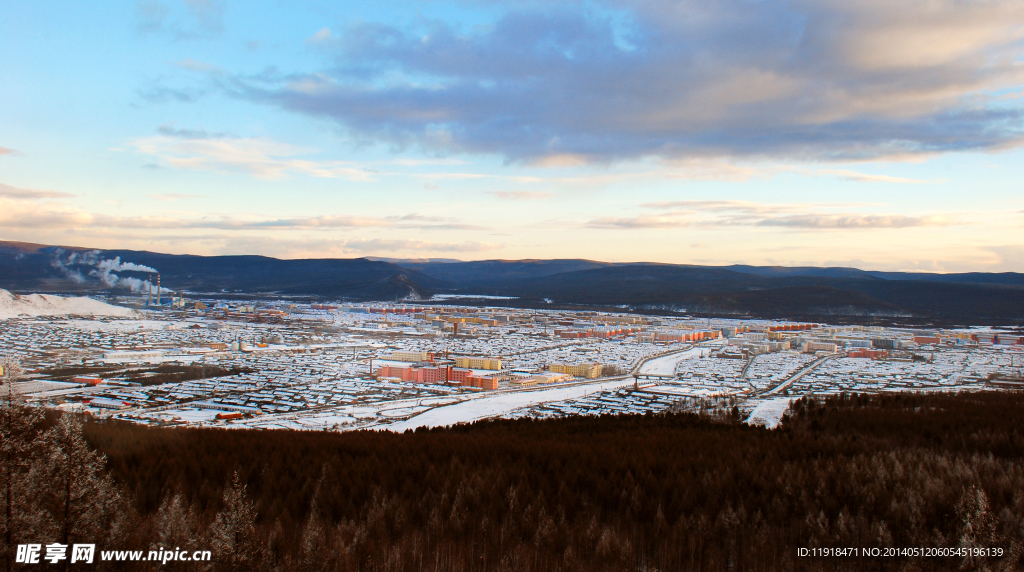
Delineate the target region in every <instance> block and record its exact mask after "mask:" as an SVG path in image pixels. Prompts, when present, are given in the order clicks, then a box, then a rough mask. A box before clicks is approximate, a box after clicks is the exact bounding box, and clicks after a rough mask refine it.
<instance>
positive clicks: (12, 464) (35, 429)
mask: <svg viewBox="0 0 1024 572" xmlns="http://www.w3.org/2000/svg"><path fill="white" fill-rule="evenodd" d="M0 367H2V368H3V388H2V391H0V454H2V456H3V460H4V462H3V469H2V470H0V479H2V480H3V482H2V483H0V485H2V486H0V494H2V495H3V506H4V512H3V515H2V518H3V522H2V523H0V531H2V536H0V538H2V542H3V546H0V554H2V558H3V562H4V564H5V569H6V570H11V569H12V567H13V565H14V564H13V563H14V547H15V546H16V545H17V544H18V543H19V542H20V541H25V540H29V539H30V537H31V536H32V535H33V534H34V533H35V532H36V531H37V530H38V528H39V526H40V518H39V516H40V515H39V511H38V510H36V509H35V508H34V507H33V506H31V503H32V495H30V494H28V491H27V490H26V489H27V488H28V484H29V482H30V481H29V473H30V469H31V467H32V461H33V460H34V459H36V458H38V457H39V455H40V452H41V449H42V447H41V440H40V439H39V424H40V423H41V422H42V420H43V414H42V411H41V410H39V409H38V408H35V407H29V406H27V405H25V403H24V400H23V399H22V397H21V395H19V393H18V391H16V389H15V387H14V383H15V381H16V380H17V379H18V377H20V375H21V364H20V363H19V362H18V360H17V359H15V358H13V357H12V356H6V355H5V356H3V357H0Z"/></svg>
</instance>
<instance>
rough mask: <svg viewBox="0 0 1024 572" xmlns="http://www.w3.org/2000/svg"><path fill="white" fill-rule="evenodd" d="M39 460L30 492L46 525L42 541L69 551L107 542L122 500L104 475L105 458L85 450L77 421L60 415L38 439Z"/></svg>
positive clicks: (32, 477) (80, 427)
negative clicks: (77, 544)
mask: <svg viewBox="0 0 1024 572" xmlns="http://www.w3.org/2000/svg"><path fill="white" fill-rule="evenodd" d="M43 446H44V454H43V456H42V458H41V459H40V462H38V463H36V464H35V465H34V466H33V468H32V471H31V474H30V478H31V479H32V483H33V485H34V487H35V490H34V491H32V493H33V495H34V497H35V498H37V499H39V500H40V502H41V508H42V509H43V511H44V516H45V518H46V520H47V522H46V523H45V525H46V526H45V529H44V531H42V532H44V538H46V539H47V540H48V541H50V542H53V541H56V542H60V543H61V544H67V545H70V544H72V543H75V542H86V543H94V542H96V541H97V540H117V539H110V538H108V537H109V533H110V532H111V531H113V530H117V529H118V528H120V527H118V526H117V520H118V516H119V513H121V512H123V511H124V510H125V508H126V507H125V504H126V503H124V502H123V500H124V499H122V498H121V494H120V492H119V491H118V489H117V487H116V486H115V485H114V482H113V479H112V478H111V476H110V475H109V474H107V473H106V471H105V467H106V457H105V456H103V455H101V454H99V453H97V452H96V451H93V450H92V449H90V448H89V446H88V444H87V443H86V441H85V438H84V437H83V436H82V420H81V419H80V417H79V415H75V414H64V415H62V416H61V418H60V421H59V422H58V423H57V424H56V425H54V426H53V428H51V429H50V430H49V431H47V432H46V433H45V434H44V435H43Z"/></svg>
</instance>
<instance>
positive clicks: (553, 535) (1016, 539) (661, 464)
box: [37, 393, 1024, 571]
mask: <svg viewBox="0 0 1024 572" xmlns="http://www.w3.org/2000/svg"><path fill="white" fill-rule="evenodd" d="M794 411H795V414H794V416H793V417H792V418H788V419H786V420H785V421H784V423H783V426H782V428H781V429H779V430H775V431H768V430H765V429H761V428H754V427H749V426H746V425H744V424H742V423H740V422H739V420H738V419H737V418H736V416H735V415H734V414H733V413H732V412H728V411H726V412H724V414H722V415H718V416H716V417H708V416H704V417H701V416H697V415H693V414H665V415H651V416H642V417H641V416H633V417H582V418H570V419H555V420H517V421H491V422H481V423H477V424H474V425H470V426H461V427H455V428H449V429H437V430H430V431H417V432H415V433H406V434H391V433H375V432H362V433H345V434H334V433H319V432H317V433H313V432H307V433H303V432H291V431H268V432H259V431H243V430H213V429H181V428H178V429H166V428H163V429H161V428H144V427H140V426H136V425H129V424H124V423H118V422H87V423H85V425H84V435H85V438H86V439H87V441H88V443H89V444H90V445H91V446H92V447H95V448H96V450H98V451H99V452H102V453H104V454H105V455H106V456H107V466H108V469H107V471H108V472H107V473H106V474H108V475H109V476H110V477H112V481H113V482H112V483H111V484H110V487H111V488H110V489H109V491H110V492H106V493H103V494H107V495H114V496H113V497H111V498H114V497H116V498H117V499H120V500H119V501H118V502H120V503H121V505H122V506H124V507H127V508H125V509H123V510H120V512H118V513H116V514H115V513H111V514H109V515H107V516H106V517H104V516H103V515H102V514H99V513H97V515H96V518H97V519H102V518H107V519H108V520H107V521H104V522H108V523H114V524H116V526H114V524H110V526H111V528H110V530H112V531H114V532H113V533H111V534H110V536H109V538H107V540H106V542H108V543H113V544H116V545H117V546H118V547H124V548H127V547H139V548H140V549H141V548H146V549H148V548H149V547H151V546H156V545H158V544H159V543H161V542H162V543H163V544H164V545H165V546H167V545H175V546H180V547H182V548H183V549H184V548H185V547H195V548H201V549H212V550H214V558H213V559H214V563H215V564H216V566H215V569H218V570H220V569H243V568H244V569H247V570H257V569H268V570H269V569H275V570H408V571H413V570H416V571H419V570H428V569H429V570H435V569H436V570H495V571H497V570H527V571H533V570H537V571H540V570H609V571H611V570H683V569H701V570H727V569H732V570H836V569H839V570H863V569H879V570H903V569H916V570H959V569H974V570H981V569H992V570H1002V569H1008V570H1009V569H1020V567H1019V565H1020V563H1021V558H1022V540H1024V536H1022V525H1024V459H1022V452H1024V434H1022V431H1021V429H1020V427H1019V420H1020V419H1021V418H1022V414H1024V394H1021V393H978V394H969V395H956V396H953V395H932V396H921V395H890V396H884V397H879V396H867V395H860V396H847V397H845V398H844V397H835V398H829V399H827V400H825V401H819V400H814V399H804V400H801V401H799V402H797V403H796V404H795V408H794ZM48 423H50V424H52V423H54V421H53V420H50V421H49V422H48ZM55 427H57V429H58V430H59V431H58V433H59V432H60V431H63V432H64V433H66V432H67V431H68V429H67V424H66V423H65V424H64V425H61V424H59V423H58V424H57V425H55ZM62 427H64V428H63V429H61V428H62ZM59 434H63V433H59ZM50 439H51V441H52V439H53V438H50ZM44 441H45V440H44ZM51 446H52V445H51ZM58 473H59V472H58ZM40 474H43V473H40ZM235 474H237V475H238V481H237V483H236V484H235V485H234V486H232V476H233V475H235ZM52 478H53V479H57V480H56V481H54V482H55V483H56V484H58V485H59V484H61V483H63V481H60V480H59V474H58V475H56V476H53V477H52ZM94 480H95V479H94ZM97 482H99V481H97ZM57 490H62V489H57ZM103 490H108V489H103ZM53 506H56V505H53ZM110 506H111V507H117V506H118V504H117V503H114V502H111V503H110ZM48 507H51V505H44V506H43V507H42V509H41V510H38V511H37V512H40V513H41V514H44V515H50V516H49V517H47V518H49V519H50V521H53V523H56V524H50V525H46V526H41V528H40V529H39V530H40V531H41V532H40V533H39V534H41V535H43V536H45V535H46V534H50V535H51V536H52V535H53V534H55V532H53V531H58V532H59V531H60V530H61V526H60V522H59V521H60V513H59V511H58V512H52V511H51V512H47V511H48V510H50V508H48ZM37 508H38V507H37ZM129 509H130V510H129ZM109 510H115V509H113V508H112V509H109ZM43 520H46V519H45V518H44V519H43ZM225 523H229V524H230V523H234V524H233V525H231V526H235V528H230V527H229V528H228V529H226V528H225V526H228V525H227V524H225ZM47 531H49V532H47ZM226 532H232V533H238V534H235V535H234V536H233V537H232V538H236V539H240V540H238V542H235V543H225V541H224V538H225V533H226ZM83 534H85V533H83ZM72 536H74V534H72ZM37 538H38V540H39V541H45V542H49V541H50V540H51V537H49V536H48V537H45V538H42V537H39V535H37ZM53 538H56V537H53ZM838 546H858V547H862V548H863V547H990V548H997V549H999V550H1001V551H1002V553H1003V554H1006V555H1009V556H1006V557H1003V558H981V559H966V560H965V559H963V558H958V557H945V558H927V559H923V558H919V559H915V558H902V557H901V558H869V559H863V558H861V559H849V558H846V559H834V558H813V557H798V556H797V554H798V552H797V550H798V549H799V548H801V547H807V548H810V547H838ZM175 566H177V567H178V569H189V568H188V566H186V565H185V563H170V564H168V565H167V569H175V568H174V567H175Z"/></svg>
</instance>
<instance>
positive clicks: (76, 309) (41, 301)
mask: <svg viewBox="0 0 1024 572" xmlns="http://www.w3.org/2000/svg"><path fill="white" fill-rule="evenodd" d="M137 315H138V314H137V312H135V311H134V310H130V309H128V308H122V307H120V306H112V305H110V304H107V303H106V302H101V301H99V300H94V299H92V298H87V297H84V296H78V297H67V298H65V297H63V296H51V295H49V294H29V295H26V296H19V295H17V294H11V293H10V292H8V291H7V290H3V289H0V320H6V319H10V318H17V317H19V316H30V317H32V316H116V317H122V318H130V317H134V316H137Z"/></svg>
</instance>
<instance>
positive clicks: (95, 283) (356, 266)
mask: <svg viewBox="0 0 1024 572" xmlns="http://www.w3.org/2000/svg"><path fill="white" fill-rule="evenodd" d="M115 261H116V263H115ZM136 267H148V268H149V269H152V270H156V271H159V273H160V277H161V283H162V285H163V286H164V287H165V288H169V289H173V290H187V291H192V292H210V293H236V292H237V293H280V294H284V295H293V296H297V295H308V296H322V297H331V298H351V299H356V300H394V299H399V298H406V297H412V298H419V297H429V296H430V295H431V294H433V292H434V290H435V289H436V288H438V287H442V286H444V284H443V283H442V282H441V281H439V280H437V279H434V278H431V277H429V276H425V275H422V274H420V273H418V272H416V271H415V270H410V269H406V268H402V267H400V266H396V265H393V264H390V263H388V262H381V261H373V260H367V259H365V258H355V259H313V260H279V259H277V258H270V257H267V256H192V255H174V254H160V253H155V252H146V251H136V250H97V249H86V248H77V247H57V246H45V245H38V244H26V243H12V242H0V288H7V289H12V290H20V291H33V292H68V291H71V292H75V291H90V290H103V289H110V288H112V287H113V288H128V287H132V286H135V287H138V286H139V284H140V282H144V281H146V280H149V279H150V277H151V273H150V272H146V271H141V270H138V269H136Z"/></svg>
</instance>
